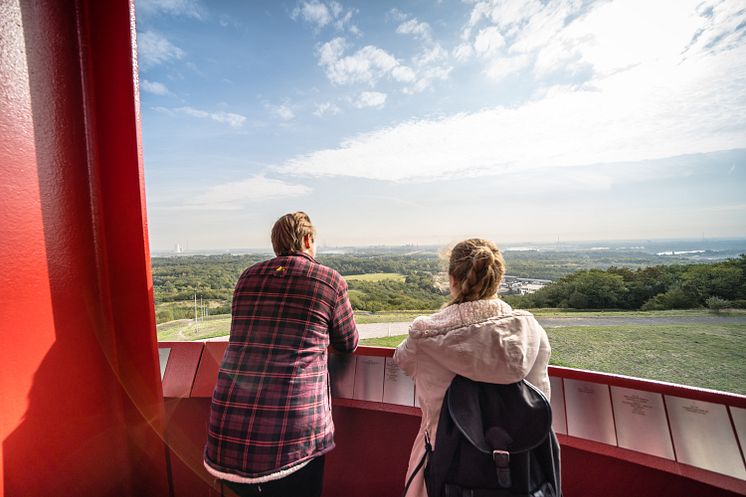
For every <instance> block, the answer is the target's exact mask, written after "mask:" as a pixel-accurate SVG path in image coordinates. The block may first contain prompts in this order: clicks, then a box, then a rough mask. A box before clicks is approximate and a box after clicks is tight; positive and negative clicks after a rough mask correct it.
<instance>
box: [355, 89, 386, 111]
mask: <svg viewBox="0 0 746 497" xmlns="http://www.w3.org/2000/svg"><path fill="white" fill-rule="evenodd" d="M385 103H386V94H385V93H381V92H377V91H364V92H362V93H361V94H360V95H359V96H358V98H357V100H356V101H355V104H354V105H355V107H357V108H358V109H363V108H366V107H374V108H376V109H380V108H381V107H383V106H384V104H385Z"/></svg>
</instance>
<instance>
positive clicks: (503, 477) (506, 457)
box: [492, 450, 512, 488]
mask: <svg viewBox="0 0 746 497" xmlns="http://www.w3.org/2000/svg"><path fill="white" fill-rule="evenodd" d="M492 461H493V462H494V463H495V469H496V470H497V483H499V484H500V486H501V487H502V488H510V487H511V486H512V482H511V479H510V452H508V451H507V450H493V451H492Z"/></svg>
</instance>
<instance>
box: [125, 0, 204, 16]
mask: <svg viewBox="0 0 746 497" xmlns="http://www.w3.org/2000/svg"><path fill="white" fill-rule="evenodd" d="M137 10H138V13H145V14H155V13H165V14H171V15H177V16H185V17H192V18H194V19H203V18H204V17H205V10H204V8H203V7H202V5H201V4H200V2H198V1H197V0H137Z"/></svg>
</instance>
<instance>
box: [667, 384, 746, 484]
mask: <svg viewBox="0 0 746 497" xmlns="http://www.w3.org/2000/svg"><path fill="white" fill-rule="evenodd" d="M665 399H666V406H667V407H668V419H669V421H670V423H671V434H672V435H673V443H674V447H675V448H676V458H677V459H678V461H679V462H681V463H684V464H689V465H691V466H696V467H698V468H703V469H707V470H710V471H715V472H716V473H722V474H725V475H729V476H733V477H735V478H740V479H742V480H744V479H746V470H745V469H744V467H743V459H741V453H740V451H739V450H738V445H737V443H736V436H735V433H734V432H733V427H732V426H731V424H730V418H729V417H728V412H727V410H726V407H725V406H724V405H723V404H715V403H712V402H704V401H700V400H692V399H684V398H681V397H672V396H668V395H666V396H665Z"/></svg>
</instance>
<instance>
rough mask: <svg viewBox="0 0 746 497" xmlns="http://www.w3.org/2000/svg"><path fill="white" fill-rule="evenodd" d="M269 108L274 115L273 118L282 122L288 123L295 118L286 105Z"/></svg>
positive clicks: (291, 110)
mask: <svg viewBox="0 0 746 497" xmlns="http://www.w3.org/2000/svg"><path fill="white" fill-rule="evenodd" d="M269 107H270V109H271V111H272V114H274V116H275V117H278V118H280V119H282V120H283V121H290V120H292V119H294V118H295V113H294V112H293V109H291V108H290V105H288V104H281V105H271V106H269Z"/></svg>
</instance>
